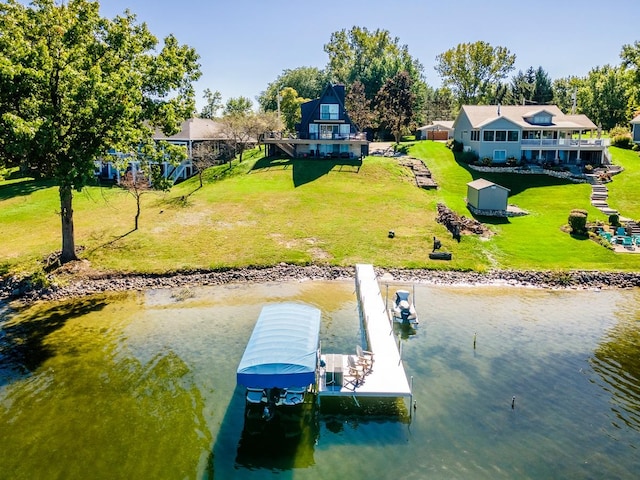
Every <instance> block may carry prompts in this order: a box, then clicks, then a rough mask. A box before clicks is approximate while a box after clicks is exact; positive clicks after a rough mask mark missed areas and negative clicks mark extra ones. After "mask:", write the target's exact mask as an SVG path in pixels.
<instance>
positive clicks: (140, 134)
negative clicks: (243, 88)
mask: <svg viewBox="0 0 640 480" xmlns="http://www.w3.org/2000/svg"><path fill="white" fill-rule="evenodd" d="M0 32H2V33H1V34H0V138H2V141H0V158H2V159H3V160H4V161H11V162H20V163H22V164H23V165H24V166H25V167H26V168H28V169H29V170H30V171H32V172H36V173H38V174H40V175H43V176H49V177H52V178H53V179H55V181H56V182H57V184H58V186H59V191H60V215H61V222H62V255H61V258H60V259H61V261H62V262H66V261H69V260H73V259H75V258H76V253H75V235H74V227H73V208H72V205H73V202H72V199H73V191H74V190H77V191H79V190H81V189H82V188H83V187H84V186H85V185H87V184H88V183H89V182H91V181H92V180H93V171H94V161H95V160H97V159H99V158H100V156H102V155H105V154H106V153H107V151H108V150H109V149H111V148H116V149H118V150H120V151H124V152H126V151H130V150H132V149H133V148H134V146H136V145H139V144H140V143H143V142H144V141H145V139H149V138H150V136H151V134H152V131H151V128H150V126H154V125H155V126H159V127H161V128H162V129H163V131H164V132H165V133H166V134H171V133H174V132H176V131H177V130H178V129H179V126H180V122H181V121H182V119H184V118H186V117H188V116H190V115H191V113H192V112H193V111H194V110H195V108H194V107H195V105H194V102H193V89H192V86H191V85H192V82H193V81H194V80H196V79H197V78H198V77H199V74H200V72H199V68H198V63H197V60H198V56H197V54H196V52H195V51H194V50H193V49H192V48H189V47H187V46H183V45H180V44H179V43H178V41H177V40H176V39H175V37H173V36H171V35H170V36H168V37H167V38H165V40H164V44H163V45H162V46H161V47H159V46H158V41H157V39H156V38H155V37H154V36H153V35H152V34H151V33H150V32H149V30H148V29H147V27H146V25H145V24H138V23H137V22H136V17H135V16H134V15H132V14H131V13H129V12H125V13H124V14H123V15H122V16H117V17H115V18H114V19H113V20H109V19H105V18H102V17H100V15H99V5H98V3H97V2H94V1H90V0H69V1H68V2H67V3H66V4H61V5H56V2H54V1H53V0H35V1H34V2H32V3H31V6H29V7H26V6H24V5H22V4H20V3H18V2H17V1H15V0H7V1H5V2H3V3H2V4H0Z"/></svg>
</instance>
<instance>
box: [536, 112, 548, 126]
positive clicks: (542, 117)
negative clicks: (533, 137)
mask: <svg viewBox="0 0 640 480" xmlns="http://www.w3.org/2000/svg"><path fill="white" fill-rule="evenodd" d="M533 123H534V124H536V125H548V124H550V123H551V115H546V114H544V113H542V114H538V115H534V116H533Z"/></svg>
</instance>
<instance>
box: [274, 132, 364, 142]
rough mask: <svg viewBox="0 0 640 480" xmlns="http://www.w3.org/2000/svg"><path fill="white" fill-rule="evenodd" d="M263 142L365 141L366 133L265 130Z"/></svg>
mask: <svg viewBox="0 0 640 480" xmlns="http://www.w3.org/2000/svg"><path fill="white" fill-rule="evenodd" d="M262 138H263V141H264V143H276V142H288V143H309V141H314V142H319V143H329V142H352V141H355V142H366V141H367V134H366V133H364V132H359V133H349V134H346V133H345V134H341V133H303V132H298V133H295V134H283V133H282V132H266V133H265V134H264V136H263V137H262Z"/></svg>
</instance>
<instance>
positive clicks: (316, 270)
mask: <svg viewBox="0 0 640 480" xmlns="http://www.w3.org/2000/svg"><path fill="white" fill-rule="evenodd" d="M376 274H377V275H378V278H380V279H381V281H383V282H384V281H387V280H386V279H388V281H389V282H399V283H407V282H410V283H417V284H426V285H445V286H446V285H450V286H455V285H469V286H481V285H484V286H509V287H527V288H547V289H569V290H571V289H573V290H599V289H616V288H622V289H626V288H636V287H640V272H599V271H586V270H581V271H568V272H558V271H518V270H493V271H489V272H486V273H480V272H460V271H452V270H428V269H403V268H376ZM354 277H355V268H354V267H340V266H329V265H326V266H325V265H308V266H299V265H290V264H279V265H276V266H273V267H246V268H237V269H231V268H230V269H223V270H212V271H195V272H183V273H166V274H131V275H129V274H104V275H97V274H95V273H94V274H92V275H89V276H87V275H83V276H77V277H74V276H71V277H69V279H68V283H65V284H61V285H52V286H49V287H46V288H33V287H31V286H30V285H29V284H26V285H25V282H19V281H17V280H15V279H12V278H3V279H2V280H1V281H0V301H2V300H5V301H6V300H20V301H23V302H25V303H32V302H35V301H38V300H45V301H56V300H64V299H69V298H80V297H84V296H88V295H94V294H99V293H104V292H122V291H142V290H147V289H156V288H181V287H189V286H193V287H195V286H214V285H224V284H233V283H265V282H282V281H308V280H352V279H354Z"/></svg>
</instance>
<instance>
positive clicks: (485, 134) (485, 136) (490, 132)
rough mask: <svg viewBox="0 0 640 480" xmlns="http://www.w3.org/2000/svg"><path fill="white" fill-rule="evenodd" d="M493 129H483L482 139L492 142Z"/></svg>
mask: <svg viewBox="0 0 640 480" xmlns="http://www.w3.org/2000/svg"><path fill="white" fill-rule="evenodd" d="M494 133H495V132H494V131H493V130H485V131H484V132H483V135H482V140H483V141H485V142H493V134H494Z"/></svg>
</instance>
